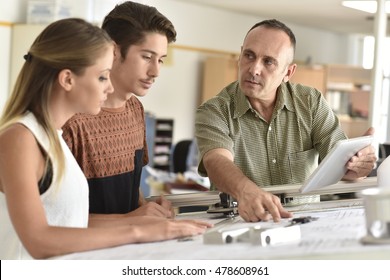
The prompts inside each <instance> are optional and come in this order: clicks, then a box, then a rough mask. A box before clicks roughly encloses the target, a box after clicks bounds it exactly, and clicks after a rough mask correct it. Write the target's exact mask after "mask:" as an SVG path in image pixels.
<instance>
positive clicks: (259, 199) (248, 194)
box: [237, 185, 292, 222]
mask: <svg viewBox="0 0 390 280" xmlns="http://www.w3.org/2000/svg"><path fill="white" fill-rule="evenodd" d="M237 201H238V213H239V214H240V216H241V217H242V218H243V219H244V220H245V221H247V222H258V221H260V220H262V221H268V220H269V219H271V217H272V219H273V220H274V221H275V222H279V221H280V219H281V218H290V217H292V214H291V213H290V212H288V211H287V210H285V209H284V208H283V206H282V204H281V202H280V199H279V197H277V196H275V195H273V194H271V193H269V192H266V191H264V190H262V189H261V188H259V187H257V186H255V185H246V186H244V187H243V188H242V190H241V191H240V194H239V196H238V197H237Z"/></svg>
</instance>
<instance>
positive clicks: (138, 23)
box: [102, 1, 176, 58]
mask: <svg viewBox="0 0 390 280" xmlns="http://www.w3.org/2000/svg"><path fill="white" fill-rule="evenodd" d="M102 28H103V29H104V30H106V31H107V33H108V34H109V35H110V37H111V38H112V39H113V40H114V41H115V43H116V44H117V45H119V47H120V49H121V56H122V58H125V57H126V53H127V50H128V49H129V47H130V46H131V45H137V44H141V43H142V42H143V40H144V39H145V35H146V34H147V33H150V32H156V33H160V34H162V35H165V36H166V37H167V40H168V43H172V42H174V41H176V30H175V27H174V26H173V24H172V22H171V21H170V20H169V19H168V18H166V17H165V16H164V15H163V14H161V13H160V12H159V11H158V10H157V9H156V8H155V7H151V6H147V5H144V4H140V3H135V2H132V1H126V2H124V3H122V4H119V5H116V6H115V8H114V9H113V10H112V11H111V12H110V13H109V14H108V15H107V16H106V17H105V18H104V21H103V25H102Z"/></svg>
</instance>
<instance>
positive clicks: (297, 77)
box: [290, 65, 326, 93]
mask: <svg viewBox="0 0 390 280" xmlns="http://www.w3.org/2000/svg"><path fill="white" fill-rule="evenodd" d="M290 81H291V82H292V83H299V84H303V85H306V86H311V87H314V88H316V89H318V90H319V91H321V92H322V93H326V68H325V66H322V65H319V66H307V65H298V66H297V68H296V70H295V73H294V75H293V76H292V77H291V79H290Z"/></svg>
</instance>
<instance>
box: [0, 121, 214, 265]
mask: <svg viewBox="0 0 390 280" xmlns="http://www.w3.org/2000/svg"><path fill="white" fill-rule="evenodd" d="M43 172H44V158H43V155H42V153H41V151H40V149H39V147H38V144H37V142H36V140H35V138H34V136H33V135H32V134H31V132H30V131H29V130H28V129H27V128H25V127H24V126H22V125H14V126H12V127H10V128H9V129H7V130H6V131H4V132H2V133H1V134H0V190H1V191H2V192H3V193H4V194H5V196H6V201H7V206H8V210H9V214H10V218H11V220H12V223H13V226H14V228H15V230H16V232H17V233H18V235H19V238H20V240H21V241H22V243H23V245H24V246H25V248H26V249H27V251H28V252H29V253H30V254H31V256H33V257H34V258H47V257H51V256H55V255H62V254H67V253H72V252H78V251H86V250H92V249H98V248H104V247H111V246H117V245H121V244H126V243H136V242H149V241H159V240H165V239H173V238H177V237H182V236H189V235H195V234H200V233H202V232H203V231H204V230H205V228H206V227H207V224H205V223H202V222H193V221H170V220H166V219H161V220H160V221H158V222H157V221H156V222H154V223H149V224H146V225H139V224H136V225H131V223H129V224H128V225H121V226H119V225H115V224H112V227H103V228H101V227H99V228H87V229H82V228H66V227H53V226H50V225H48V223H47V220H46V215H45V212H44V208H43V206H42V203H41V199H40V195H39V190H38V185H37V182H38V181H39V179H40V178H41V177H42V174H43Z"/></svg>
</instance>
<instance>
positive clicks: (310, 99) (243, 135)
mask: <svg viewBox="0 0 390 280" xmlns="http://www.w3.org/2000/svg"><path fill="white" fill-rule="evenodd" d="M195 136H196V139H197V144H198V146H199V151H200V159H202V158H203V156H204V154H205V153H206V152H207V151H209V150H212V149H216V148H224V149H227V150H229V151H230V152H231V153H232V154H233V156H234V163H235V164H236V165H237V166H238V167H239V168H240V169H241V170H242V172H243V173H244V174H245V175H246V176H247V177H248V178H249V179H251V180H252V181H253V182H255V183H256V184H257V185H258V186H270V185H281V184H298V183H302V182H304V181H305V180H306V179H307V178H308V176H309V175H310V174H311V173H312V172H313V171H314V169H315V168H316V167H317V166H318V161H319V160H321V159H323V158H324V157H325V156H326V155H327V153H328V152H329V151H330V149H331V148H332V147H333V145H334V144H335V143H336V142H337V141H339V140H342V139H346V138H347V137H346V136H345V134H344V132H343V131H342V129H341V127H340V124H339V120H338V119H337V117H336V116H335V114H334V113H333V111H332V110H331V108H330V107H329V105H328V103H327V102H326V100H325V99H324V97H323V95H322V94H321V92H319V91H318V90H316V89H314V88H311V87H307V86H303V85H300V84H292V83H289V82H287V83H282V84H281V85H280V86H279V88H278V93H277V101H276V104H275V108H274V111H273V114H272V118H271V121H270V123H267V122H266V121H265V120H264V119H263V118H262V117H261V116H260V115H259V114H258V113H257V112H256V111H255V110H254V109H253V108H252V107H251V105H250V103H249V101H248V100H247V98H246V96H245V95H244V94H243V93H242V92H241V90H240V88H239V85H238V82H234V83H232V84H230V85H228V86H227V87H226V88H224V89H223V90H222V91H221V92H220V93H219V94H218V95H217V96H215V97H214V98H212V99H210V100H208V101H207V102H205V103H204V104H202V105H201V106H200V107H199V108H198V110H197V113H196V123H195ZM198 170H199V173H200V174H201V175H203V176H207V172H206V170H205V168H204V166H203V162H202V160H201V161H200V163H199V168H198Z"/></svg>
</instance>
